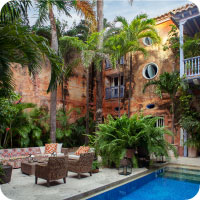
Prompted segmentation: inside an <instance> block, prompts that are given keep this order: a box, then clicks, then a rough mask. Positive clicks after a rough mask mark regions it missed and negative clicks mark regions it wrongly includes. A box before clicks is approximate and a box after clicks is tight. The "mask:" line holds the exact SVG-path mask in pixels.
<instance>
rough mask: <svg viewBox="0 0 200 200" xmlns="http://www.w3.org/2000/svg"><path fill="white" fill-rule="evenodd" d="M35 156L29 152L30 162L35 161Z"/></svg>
mask: <svg viewBox="0 0 200 200" xmlns="http://www.w3.org/2000/svg"><path fill="white" fill-rule="evenodd" d="M34 157H35V156H34V155H31V154H29V158H28V162H30V163H31V162H33V161H34V160H33V158H34Z"/></svg>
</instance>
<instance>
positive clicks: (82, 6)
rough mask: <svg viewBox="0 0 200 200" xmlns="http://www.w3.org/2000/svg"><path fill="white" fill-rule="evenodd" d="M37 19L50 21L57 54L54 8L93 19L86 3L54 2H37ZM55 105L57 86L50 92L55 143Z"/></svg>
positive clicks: (67, 13) (39, 21)
mask: <svg viewBox="0 0 200 200" xmlns="http://www.w3.org/2000/svg"><path fill="white" fill-rule="evenodd" d="M37 2H38V4H37V5H38V9H39V18H38V21H37V24H40V23H42V22H44V21H46V20H47V19H49V20H50V25H51V48H52V49H53V50H54V51H55V52H56V53H57V54H58V36H57V29H56V21H55V17H54V12H53V7H54V6H55V7H56V8H57V9H58V11H60V12H64V13H65V14H66V15H67V16H70V13H69V9H70V8H72V7H74V8H75V9H76V10H77V11H78V12H81V13H82V14H84V15H85V16H86V18H90V19H94V13H93V10H92V6H91V4H90V3H89V2H88V1H80V0H73V1H64V0H61V1H56V0H46V1H43V0H38V1H37ZM52 79H55V71H54V68H53V67H52V66H51V80H52ZM56 103H57V84H56V83H55V86H54V88H53V89H52V91H51V104H50V127H51V130H50V138H51V141H52V142H56Z"/></svg>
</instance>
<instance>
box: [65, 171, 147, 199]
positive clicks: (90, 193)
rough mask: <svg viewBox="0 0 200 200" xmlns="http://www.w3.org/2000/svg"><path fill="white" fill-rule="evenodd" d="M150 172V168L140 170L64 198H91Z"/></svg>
mask: <svg viewBox="0 0 200 200" xmlns="http://www.w3.org/2000/svg"><path fill="white" fill-rule="evenodd" d="M148 173H149V170H148V169H146V170H145V171H143V172H139V173H137V174H135V175H132V176H128V177H127V178H124V179H122V180H118V181H115V182H112V183H109V184H106V185H103V186H100V187H97V188H94V189H92V190H90V191H86V192H83V193H80V194H78V195H74V196H72V197H68V198H65V199H64V200H80V199H86V198H90V197H92V196H96V195H97V194H98V193H101V192H104V191H106V190H110V189H111V188H114V187H116V186H119V185H122V184H124V183H127V182H129V181H133V180H135V179H137V178H139V177H142V176H144V175H147V174H148Z"/></svg>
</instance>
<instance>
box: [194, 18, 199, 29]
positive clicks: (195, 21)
mask: <svg viewBox="0 0 200 200" xmlns="http://www.w3.org/2000/svg"><path fill="white" fill-rule="evenodd" d="M194 23H195V25H196V26H197V29H198V31H199V32H200V28H199V25H198V23H197V20H196V19H195V18H194Z"/></svg>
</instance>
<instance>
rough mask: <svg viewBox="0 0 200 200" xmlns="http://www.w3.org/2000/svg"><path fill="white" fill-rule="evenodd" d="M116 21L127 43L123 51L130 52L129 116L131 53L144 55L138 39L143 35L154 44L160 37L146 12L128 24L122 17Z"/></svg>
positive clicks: (130, 75)
mask: <svg viewBox="0 0 200 200" xmlns="http://www.w3.org/2000/svg"><path fill="white" fill-rule="evenodd" d="M115 21H116V22H121V25H122V26H121V30H120V32H122V33H123V38H126V39H124V41H126V42H127V44H124V45H125V46H126V49H127V50H125V52H124V53H126V54H127V53H129V52H130V70H129V92H128V116H129V117H130V102H131V96H132V87H131V85H132V73H133V66H132V60H133V55H134V54H135V53H136V52H142V53H143V54H144V55H146V54H147V52H146V50H145V48H144V47H143V46H142V45H141V43H140V40H141V39H142V38H144V37H150V38H151V39H152V41H153V43H154V44H156V43H158V42H159V41H160V37H159V36H158V33H157V31H156V29H155V20H154V19H148V18H147V15H146V14H142V15H138V16H137V17H135V18H134V19H133V20H132V21H131V23H130V24H129V23H128V21H127V20H126V19H125V18H124V17H121V16H119V17H117V18H116V20H115Z"/></svg>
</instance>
